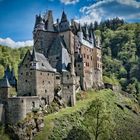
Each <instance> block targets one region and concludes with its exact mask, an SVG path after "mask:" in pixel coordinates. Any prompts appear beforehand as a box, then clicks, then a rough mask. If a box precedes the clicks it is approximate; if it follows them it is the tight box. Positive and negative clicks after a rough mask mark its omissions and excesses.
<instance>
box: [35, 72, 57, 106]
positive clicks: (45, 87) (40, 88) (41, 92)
mask: <svg viewBox="0 0 140 140" xmlns="http://www.w3.org/2000/svg"><path fill="white" fill-rule="evenodd" d="M54 78H55V73H53V72H43V71H36V89H37V96H39V97H41V98H42V97H43V98H46V101H47V103H48V104H49V103H51V102H52V101H53V99H54V86H55V85H54V84H55V83H54V80H55V79H54Z"/></svg>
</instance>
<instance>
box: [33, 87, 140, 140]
mask: <svg viewBox="0 0 140 140" xmlns="http://www.w3.org/2000/svg"><path fill="white" fill-rule="evenodd" d="M81 99H83V100H79V101H78V102H77V105H76V106H75V107H72V108H66V109H62V110H61V111H60V112H58V113H54V114H51V115H48V116H46V117H45V127H44V129H43V131H42V132H41V133H39V134H38V135H37V136H36V137H35V138H34V140H47V139H49V140H71V139H72V140H85V139H86V140H92V139H94V137H95V135H96V131H98V133H99V135H98V138H99V140H102V139H104V140H109V139H110V140H114V139H116V140H139V136H140V131H139V130H140V115H139V114H140V113H139V112H140V107H139V105H138V104H137V103H135V102H134V101H133V99H130V98H127V97H125V96H122V95H121V94H119V93H114V92H112V91H111V90H103V91H98V92H95V91H88V93H86V94H84V96H83V95H82V96H81ZM98 115H99V116H98ZM97 120H98V125H97ZM97 129H98V130H97Z"/></svg>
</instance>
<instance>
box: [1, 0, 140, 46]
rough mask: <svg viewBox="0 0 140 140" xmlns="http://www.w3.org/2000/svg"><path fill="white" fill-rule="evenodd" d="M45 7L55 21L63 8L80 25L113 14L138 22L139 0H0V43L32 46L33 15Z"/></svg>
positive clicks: (100, 19)
mask: <svg viewBox="0 0 140 140" xmlns="http://www.w3.org/2000/svg"><path fill="white" fill-rule="evenodd" d="M47 10H52V11H53V16H54V20H56V19H57V18H61V14H62V11H63V10H64V11H65V12H66V13H67V16H68V18H69V20H71V19H75V20H77V21H79V22H80V23H82V24H83V23H85V22H87V23H90V22H94V21H98V22H101V21H103V20H105V19H110V18H114V17H120V18H123V19H124V20H125V21H127V22H140V0H0V44H1V45H7V46H10V47H24V46H27V45H29V46H31V45H33V41H32V31H33V27H34V23H35V16H36V14H39V13H41V14H43V13H44V12H46V11H47Z"/></svg>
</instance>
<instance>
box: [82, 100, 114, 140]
mask: <svg viewBox="0 0 140 140" xmlns="http://www.w3.org/2000/svg"><path fill="white" fill-rule="evenodd" d="M108 107H109V106H108ZM84 125H85V126H86V127H87V129H88V131H89V133H90V134H91V135H94V137H95V140H98V139H99V137H101V138H106V139H109V137H110V135H111V133H112V132H111V130H113V127H114V122H113V120H112V115H111V111H109V109H107V105H106V104H105V102H103V101H101V100H100V99H96V100H94V101H93V102H92V103H91V106H90V108H89V109H88V111H87V112H86V114H85V119H84Z"/></svg>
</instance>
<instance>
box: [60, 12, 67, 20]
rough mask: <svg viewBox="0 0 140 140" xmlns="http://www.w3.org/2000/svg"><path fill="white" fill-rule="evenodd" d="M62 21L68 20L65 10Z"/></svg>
mask: <svg viewBox="0 0 140 140" xmlns="http://www.w3.org/2000/svg"><path fill="white" fill-rule="evenodd" d="M61 22H67V15H66V14H65V12H64V11H63V13H62V17H61Z"/></svg>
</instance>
